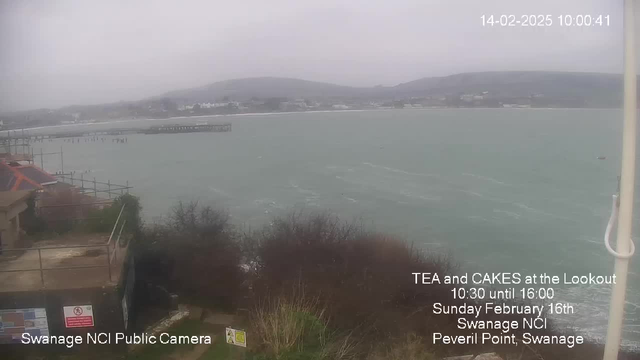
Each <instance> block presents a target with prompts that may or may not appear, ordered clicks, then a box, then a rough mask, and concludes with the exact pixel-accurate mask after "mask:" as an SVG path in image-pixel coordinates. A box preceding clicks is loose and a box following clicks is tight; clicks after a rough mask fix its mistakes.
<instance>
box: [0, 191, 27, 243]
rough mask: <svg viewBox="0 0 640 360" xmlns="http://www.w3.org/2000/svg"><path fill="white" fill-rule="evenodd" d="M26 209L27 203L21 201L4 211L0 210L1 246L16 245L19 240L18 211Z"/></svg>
mask: <svg viewBox="0 0 640 360" xmlns="http://www.w3.org/2000/svg"><path fill="white" fill-rule="evenodd" d="M26 209H27V203H26V202H21V203H19V204H16V205H14V206H12V207H11V208H9V209H8V210H5V211H0V236H2V248H5V249H10V248H15V247H18V246H17V243H18V241H19V240H20V216H19V215H20V213H21V212H23V211H25V210H26Z"/></svg>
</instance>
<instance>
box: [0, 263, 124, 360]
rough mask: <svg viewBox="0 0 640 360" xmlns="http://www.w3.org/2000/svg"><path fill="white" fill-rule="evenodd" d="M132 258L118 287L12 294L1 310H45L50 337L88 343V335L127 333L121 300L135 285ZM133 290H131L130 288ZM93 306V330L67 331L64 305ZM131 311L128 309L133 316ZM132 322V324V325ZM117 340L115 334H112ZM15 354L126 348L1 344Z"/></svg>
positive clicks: (0, 298)
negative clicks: (68, 337)
mask: <svg viewBox="0 0 640 360" xmlns="http://www.w3.org/2000/svg"><path fill="white" fill-rule="evenodd" d="M132 259H133V258H132V257H130V258H129V259H127V261H126V262H125V264H124V265H123V266H124V270H123V274H122V276H121V282H120V284H118V286H109V287H98V288H82V289H65V290H41V291H28V292H11V293H2V294H0V309H24V308H45V309H46V311H47V322H48V325H49V333H50V335H80V336H82V337H83V339H85V340H86V334H87V333H88V332H92V333H93V332H105V333H111V334H114V333H116V332H125V329H124V328H125V325H124V324H125V321H124V317H123V311H122V299H123V297H124V296H125V289H127V288H128V287H127V283H134V282H135V278H134V273H133V272H130V269H131V268H132V266H133V260H132ZM129 288H130V287H129ZM80 305H92V307H93V316H94V325H95V326H94V327H90V328H67V327H66V326H65V320H64V311H63V307H65V306H80ZM131 315H132V311H131V310H129V316H130V317H131ZM131 323H132V321H131V320H130V321H129V324H130V325H131ZM112 337H115V335H112ZM2 346H3V348H5V349H9V350H10V352H11V353H12V354H13V355H15V356H16V357H15V358H21V357H24V356H25V354H27V353H28V354H30V355H33V354H34V353H36V354H44V353H46V354H51V353H52V352H55V353H60V354H65V353H67V354H68V353H74V354H75V353H78V352H88V353H90V352H114V351H115V352H124V351H126V346H122V345H120V346H107V345H99V346H96V345H86V344H85V345H82V346H76V347H74V348H73V349H67V348H65V347H63V346H51V345H50V346H46V347H44V346H40V347H36V346H33V345H2Z"/></svg>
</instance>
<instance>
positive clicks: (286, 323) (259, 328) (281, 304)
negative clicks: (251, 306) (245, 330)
mask: <svg viewBox="0 0 640 360" xmlns="http://www.w3.org/2000/svg"><path fill="white" fill-rule="evenodd" d="M252 324H253V328H252V332H253V333H254V334H255V337H256V338H257V341H258V342H259V345H258V349H259V350H260V354H261V355H256V356H255V357H254V359H255V360H258V359H261V360H329V359H331V360H336V359H351V358H353V357H354V355H355V352H354V351H353V350H354V346H353V344H352V342H351V339H350V338H349V337H339V336H336V335H335V334H333V333H332V332H331V331H330V330H329V326H328V321H327V319H326V316H325V309H324V308H323V307H322V306H321V305H320V303H319V302H318V301H317V300H316V299H309V298H306V297H305V296H304V294H299V293H298V294H293V295H291V296H281V297H279V298H277V299H275V300H271V301H267V302H266V303H264V304H262V305H260V306H258V307H256V309H255V310H254V311H253V312H252Z"/></svg>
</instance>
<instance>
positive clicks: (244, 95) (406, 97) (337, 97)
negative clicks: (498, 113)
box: [0, 71, 640, 128]
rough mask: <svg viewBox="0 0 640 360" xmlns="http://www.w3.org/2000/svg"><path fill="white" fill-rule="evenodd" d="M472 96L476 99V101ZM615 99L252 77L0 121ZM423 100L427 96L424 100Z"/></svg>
mask: <svg viewBox="0 0 640 360" xmlns="http://www.w3.org/2000/svg"><path fill="white" fill-rule="evenodd" d="M639 79H640V78H639ZM479 94H482V95H483V96H476V95H479ZM622 94H623V78H622V75H620V74H602V73H574V72H549V71H508V72H477V73H462V74H455V75H450V76H442V77H427V78H422V79H418V80H414V81H410V82H407V83H402V84H398V85H395V86H375V87H351V86H342V85H335V84H329V83H323V82H315V81H308V80H301V79H292V78H280V77H256V78H246V79H234V80H226V81H220V82H215V83H212V84H210V85H206V86H201V87H195V88H190V89H183V90H177V91H171V92H168V93H165V94H161V95H158V96H154V97H151V98H147V99H143V100H140V101H121V102H117V103H111V104H100V105H74V106H67V107H64V108H60V109H57V110H50V109H39V110H30V111H21V112H13V113H6V114H0V120H1V121H3V122H4V128H21V127H35V126H43V125H48V124H59V123H62V122H73V121H76V120H79V121H93V120H99V121H101V120H109V119H132V118H158V117H160V118H162V117H172V116H192V115H210V114H231V113H237V112H239V111H245V112H269V111H298V110H305V109H307V108H305V107H297V108H296V107H295V106H294V107H292V108H291V107H283V106H281V103H282V102H284V99H285V98H287V99H296V98H298V99H299V98H303V99H305V100H310V101H311V102H315V103H316V105H314V106H315V109H316V110H318V109H333V108H334V105H338V106H344V104H345V103H346V104H349V106H350V107H351V108H356V109H357V108H365V107H366V108H370V106H371V104H370V103H371V102H377V103H379V104H382V105H384V106H394V107H404V104H405V103H408V102H411V103H419V104H425V105H426V106H447V107H501V106H502V104H517V105H522V106H531V107H542V108H545V107H551V108H619V107H621V106H622V99H623V96H622ZM639 94H640V92H639ZM462 95H467V96H462ZM427 97H429V99H426V98H427ZM252 98H258V99H259V101H248V102H247V103H248V104H249V105H248V107H247V106H245V107H244V108H243V110H240V109H239V108H235V107H228V106H227V107H222V108H215V109H212V108H207V109H205V110H203V109H191V110H189V111H186V109H185V108H184V107H182V106H185V105H191V104H194V103H202V102H221V101H225V100H227V99H228V100H231V101H240V102H245V101H247V100H250V99H252ZM478 99H481V100H478ZM294 103H295V102H294ZM305 103H306V101H305ZM180 107H182V109H180Z"/></svg>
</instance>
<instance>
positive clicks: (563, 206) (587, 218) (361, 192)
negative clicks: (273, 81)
mask: <svg viewBox="0 0 640 360" xmlns="http://www.w3.org/2000/svg"><path fill="white" fill-rule="evenodd" d="M621 117H622V113H621V112H620V111H614V110H520V109H518V110H506V109H499V110H498V109H496V110H490V109H475V110H472V109H455V110H454V109H443V110H393V111H364V112H327V113H305V114H273V115H264V116H236V117H224V118H223V117H217V118H211V119H208V120H209V121H210V122H221V121H231V122H232V123H233V132H231V133H194V134H175V135H128V136H127V137H128V143H126V144H118V143H113V142H111V141H110V140H107V141H106V142H104V143H103V142H97V143H93V142H88V143H85V142H82V141H83V140H81V142H80V143H74V144H70V143H65V142H63V141H62V140H56V141H54V142H46V141H45V142H44V143H42V144H40V143H38V144H36V145H35V152H36V153H38V152H39V147H40V146H42V147H43V148H44V150H43V151H44V152H45V153H46V152H50V151H56V150H59V148H60V145H62V146H63V148H64V166H65V170H66V171H69V170H75V171H76V172H77V173H80V172H84V171H90V172H91V173H90V174H88V175H87V176H88V177H93V176H95V177H96V178H97V179H98V180H103V181H104V180H107V179H110V180H111V181H114V182H124V181H125V180H128V181H129V182H130V183H131V184H132V185H133V186H135V190H134V193H135V194H136V195H138V196H140V197H141V198H142V202H143V205H144V212H145V216H146V217H147V218H149V219H152V218H154V217H156V216H159V215H163V214H165V213H166V212H167V210H168V209H169V207H170V206H171V205H173V204H174V203H175V202H176V201H177V200H199V201H200V202H201V203H209V202H211V203H214V204H217V205H219V206H222V207H226V208H227V209H229V211H230V212H231V214H232V216H233V218H234V219H235V222H236V223H245V224H249V225H253V226H258V225H262V224H266V223H268V221H269V219H270V217H271V216H273V215H275V214H280V213H283V212H286V211H288V210H289V209H291V208H292V207H293V206H297V207H306V208H311V209H315V208H319V209H330V210H333V211H335V212H337V213H338V214H340V215H342V216H344V217H346V218H350V217H360V218H362V219H364V220H365V222H367V223H370V224H372V226H373V227H375V229H377V230H380V231H385V232H389V233H394V234H398V235H400V236H404V237H405V238H407V239H409V240H412V241H415V242H416V243H417V244H422V245H423V246H424V247H425V248H428V249H432V250H437V251H451V252H452V253H453V254H454V256H455V258H456V259H457V260H458V261H459V262H460V263H461V267H462V269H463V270H466V271H475V270H483V271H505V272H521V273H540V272H548V273H552V274H562V273H564V272H567V273H571V274H576V275H582V274H587V273H589V272H592V273H597V274H603V275H604V274H611V273H612V271H613V259H612V257H611V256H610V255H608V254H607V252H606V251H605V249H604V246H603V244H602V235H603V232H604V229H605V225H606V223H607V220H608V217H609V211H610V204H611V194H612V193H613V192H615V190H616V187H617V178H616V177H617V175H618V173H619V169H620V152H621V128H622V119H621ZM204 120H207V119H202V118H199V119H197V121H198V122H200V121H204ZM178 121H184V122H196V119H182V120H163V121H157V122H154V123H163V122H164V123H175V122H178ZM149 124H150V123H149V122H148V121H136V122H134V123H126V124H125V123H119V124H118V126H119V127H122V126H141V125H144V126H148V125H149ZM92 126H94V127H105V125H92ZM67 129H68V128H65V130H67ZM58 130H59V129H58ZM48 131H51V130H48ZM601 155H602V156H606V157H607V158H606V160H597V159H596V158H597V157H598V156H601ZM45 168H46V169H47V170H49V171H55V170H59V169H60V164H59V159H58V158H57V157H56V156H49V157H47V161H46V162H45ZM639 190H640V189H639ZM636 194H638V191H636ZM638 196H640V195H638ZM638 205H639V204H638V203H637V202H636V214H640V208H638ZM635 218H636V219H638V216H637V215H636V216H635ZM637 223H640V221H638V222H637ZM638 230H640V228H638V227H637V226H636V231H635V233H636V234H638ZM631 265H632V266H631V271H632V273H631V275H630V277H629V295H628V303H627V307H628V312H627V314H626V316H627V318H626V327H625V332H624V335H625V338H626V344H627V345H633V344H635V345H638V344H640V284H639V283H640V275H639V274H640V266H638V265H639V263H638V261H637V260H636V261H635V263H632V264H631ZM557 297H558V298H561V299H562V300H565V301H569V302H571V303H573V304H575V305H576V311H577V313H576V315H575V316H571V317H565V318H562V319H560V320H559V321H560V322H561V323H562V324H563V325H564V326H567V327H573V328H575V329H577V330H578V331H579V332H581V333H583V334H587V335H589V336H593V337H602V336H603V335H604V334H605V332H606V317H607V312H608V301H609V288H607V287H598V286H596V287H589V288H587V287H572V288H567V289H562V290H561V289H559V290H558V291H557Z"/></svg>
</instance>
